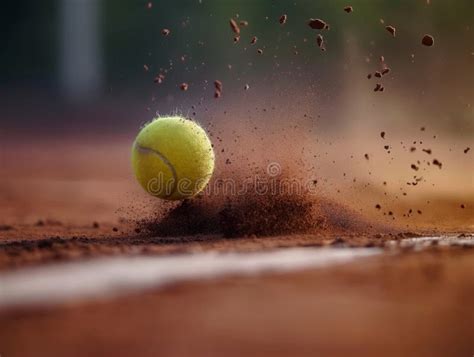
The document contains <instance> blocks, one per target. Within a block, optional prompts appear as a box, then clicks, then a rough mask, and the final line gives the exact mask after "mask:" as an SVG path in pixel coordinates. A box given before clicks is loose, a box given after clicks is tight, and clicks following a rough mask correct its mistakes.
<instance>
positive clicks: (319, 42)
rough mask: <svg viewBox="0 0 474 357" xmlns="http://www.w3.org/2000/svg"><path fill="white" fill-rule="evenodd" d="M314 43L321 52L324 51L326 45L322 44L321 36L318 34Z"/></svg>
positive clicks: (322, 38)
mask: <svg viewBox="0 0 474 357" xmlns="http://www.w3.org/2000/svg"><path fill="white" fill-rule="evenodd" d="M316 43H317V44H318V47H319V48H320V49H321V51H326V44H325V43H324V37H323V35H321V34H318V36H316Z"/></svg>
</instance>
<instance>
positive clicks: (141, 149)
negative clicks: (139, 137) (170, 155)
mask: <svg viewBox="0 0 474 357" xmlns="http://www.w3.org/2000/svg"><path fill="white" fill-rule="evenodd" d="M135 149H137V150H138V151H139V152H140V153H142V154H154V155H156V156H158V157H159V158H160V159H161V160H162V161H163V163H164V164H165V165H166V166H168V168H169V169H170V171H171V174H172V175H173V180H174V182H173V189H172V190H171V192H170V194H169V195H166V197H170V196H172V195H173V193H174V192H175V191H176V189H177V188H178V175H177V174H176V170H175V168H174V166H173V164H171V162H170V161H169V160H168V159H167V158H166V156H165V155H163V154H162V153H161V152H159V151H158V150H154V149H150V148H147V147H145V146H141V145H140V144H138V143H135Z"/></svg>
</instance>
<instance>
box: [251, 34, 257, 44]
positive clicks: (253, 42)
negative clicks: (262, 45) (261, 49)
mask: <svg viewBox="0 0 474 357" xmlns="http://www.w3.org/2000/svg"><path fill="white" fill-rule="evenodd" d="M257 41H258V37H257V36H254V37H252V40H250V44H251V45H255V44H256V43H257Z"/></svg>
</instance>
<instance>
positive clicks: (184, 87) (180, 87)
mask: <svg viewBox="0 0 474 357" xmlns="http://www.w3.org/2000/svg"><path fill="white" fill-rule="evenodd" d="M188 88H189V85H188V84H187V83H181V84H180V85H179V89H181V90H182V91H183V92H185V91H187V90H188Z"/></svg>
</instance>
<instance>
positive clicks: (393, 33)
mask: <svg viewBox="0 0 474 357" xmlns="http://www.w3.org/2000/svg"><path fill="white" fill-rule="evenodd" d="M385 29H386V30H387V31H388V32H390V34H391V35H392V36H393V37H395V36H396V32H397V29H396V28H395V27H393V26H385Z"/></svg>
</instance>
